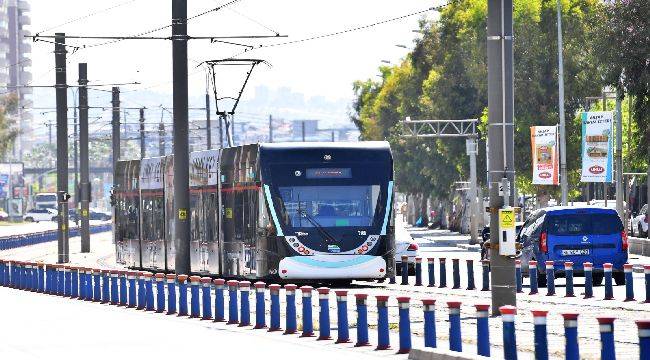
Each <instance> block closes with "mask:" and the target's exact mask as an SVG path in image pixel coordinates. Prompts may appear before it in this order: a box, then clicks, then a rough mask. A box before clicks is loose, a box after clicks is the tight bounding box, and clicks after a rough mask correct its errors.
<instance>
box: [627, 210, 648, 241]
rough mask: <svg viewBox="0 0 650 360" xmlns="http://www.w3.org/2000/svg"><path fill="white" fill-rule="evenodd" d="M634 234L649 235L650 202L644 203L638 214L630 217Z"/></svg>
mask: <svg viewBox="0 0 650 360" xmlns="http://www.w3.org/2000/svg"><path fill="white" fill-rule="evenodd" d="M630 227H631V233H632V236H638V237H648V204H645V205H643V207H642V208H641V210H640V211H639V213H638V214H636V215H634V214H632V218H631V219H630Z"/></svg>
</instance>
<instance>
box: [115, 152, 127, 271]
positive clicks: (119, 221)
mask: <svg viewBox="0 0 650 360" xmlns="http://www.w3.org/2000/svg"><path fill="white" fill-rule="evenodd" d="M128 165H129V163H128V161H118V163H117V166H116V167H115V173H114V175H113V176H115V178H116V179H115V180H116V181H115V184H116V185H115V187H114V188H113V197H114V199H115V203H114V204H113V206H114V207H115V218H114V220H113V222H114V223H113V224H114V225H113V229H114V230H113V231H114V232H115V235H114V237H115V261H116V262H117V263H118V264H123V265H126V263H127V256H128V251H127V250H128V249H127V242H126V225H127V223H126V222H127V217H126V209H127V207H126V177H127V169H128Z"/></svg>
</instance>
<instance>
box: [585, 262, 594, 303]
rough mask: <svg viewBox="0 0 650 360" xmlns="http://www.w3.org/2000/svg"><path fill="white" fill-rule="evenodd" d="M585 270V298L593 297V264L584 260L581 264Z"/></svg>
mask: <svg viewBox="0 0 650 360" xmlns="http://www.w3.org/2000/svg"><path fill="white" fill-rule="evenodd" d="M582 266H583V269H584V272H585V297H584V298H585V299H589V298H592V297H594V289H593V264H592V263H590V262H586V263H584V264H582Z"/></svg>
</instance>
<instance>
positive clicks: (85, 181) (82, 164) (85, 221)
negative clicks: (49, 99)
mask: <svg viewBox="0 0 650 360" xmlns="http://www.w3.org/2000/svg"><path fill="white" fill-rule="evenodd" d="M87 84H88V65H87V64H86V63H80V64H79V168H80V169H79V170H80V172H81V174H80V177H81V179H80V180H81V181H80V184H79V190H80V195H81V198H80V200H81V202H80V205H81V209H80V212H79V215H80V218H81V233H80V235H81V252H82V253H88V252H90V217H89V215H90V193H91V191H90V174H89V170H90V169H89V155H88V88H87V87H86V85H87Z"/></svg>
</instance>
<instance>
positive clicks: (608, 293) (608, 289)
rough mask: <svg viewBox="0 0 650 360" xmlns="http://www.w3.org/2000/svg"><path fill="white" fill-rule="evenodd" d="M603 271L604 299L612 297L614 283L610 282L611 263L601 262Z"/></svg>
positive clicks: (611, 298)
mask: <svg viewBox="0 0 650 360" xmlns="http://www.w3.org/2000/svg"><path fill="white" fill-rule="evenodd" d="M603 273H604V274H605V300H613V299H614V284H612V264H611V263H604V264H603Z"/></svg>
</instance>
